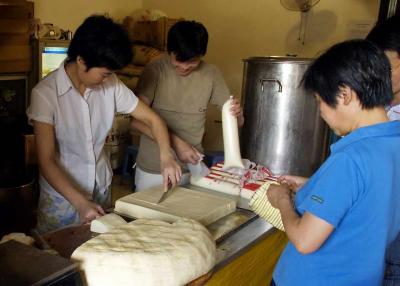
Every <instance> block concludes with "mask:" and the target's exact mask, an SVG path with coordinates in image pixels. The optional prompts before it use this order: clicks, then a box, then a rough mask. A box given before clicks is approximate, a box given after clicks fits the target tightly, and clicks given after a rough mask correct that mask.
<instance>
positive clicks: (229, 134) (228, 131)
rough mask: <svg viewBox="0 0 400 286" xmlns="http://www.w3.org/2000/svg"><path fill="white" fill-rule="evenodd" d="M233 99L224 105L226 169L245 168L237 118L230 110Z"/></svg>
mask: <svg viewBox="0 0 400 286" xmlns="http://www.w3.org/2000/svg"><path fill="white" fill-rule="evenodd" d="M230 109H231V99H229V100H228V101H226V102H225V103H224V105H223V106H222V130H223V138H224V167H223V169H224V170H228V169H230V168H242V169H243V168H244V166H243V163H242V157H241V155H240V146H239V133H238V125H237V119H236V117H235V116H233V115H232V114H231V112H230Z"/></svg>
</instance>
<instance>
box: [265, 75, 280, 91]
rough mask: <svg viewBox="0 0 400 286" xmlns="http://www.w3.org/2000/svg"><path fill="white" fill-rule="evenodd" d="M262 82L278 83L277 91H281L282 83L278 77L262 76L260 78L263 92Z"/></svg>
mask: <svg viewBox="0 0 400 286" xmlns="http://www.w3.org/2000/svg"><path fill="white" fill-rule="evenodd" d="M264 82H275V83H277V84H278V92H282V84H281V82H280V81H279V80H278V79H275V78H262V79H260V83H261V91H262V92H264Z"/></svg>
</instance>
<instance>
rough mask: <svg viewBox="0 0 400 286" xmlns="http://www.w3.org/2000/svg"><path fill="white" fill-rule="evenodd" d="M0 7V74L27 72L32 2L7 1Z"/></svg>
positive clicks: (29, 52) (29, 68) (28, 66)
mask: <svg viewBox="0 0 400 286" xmlns="http://www.w3.org/2000/svg"><path fill="white" fill-rule="evenodd" d="M0 7H1V9H0V73H18V72H28V71H30V70H31V62H32V60H31V53H32V52H31V46H30V42H29V39H30V24H31V21H32V19H33V2H28V1H15V3H13V2H11V1H9V2H7V3H5V4H1V6H0Z"/></svg>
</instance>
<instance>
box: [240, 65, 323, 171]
mask: <svg viewBox="0 0 400 286" xmlns="http://www.w3.org/2000/svg"><path fill="white" fill-rule="evenodd" d="M310 63H311V60H310V59H300V58H284V57H252V58H249V59H246V60H244V74H243V88H242V101H243V102H244V108H243V109H244V117H245V123H244V126H243V128H242V133H241V153H242V157H243V158H247V159H249V160H251V161H253V162H256V163H259V164H262V165H264V166H266V167H268V168H269V169H271V171H272V172H274V173H275V174H293V175H299V176H311V175H312V174H313V173H314V171H315V170H316V169H317V168H318V167H319V166H320V165H321V163H322V162H323V161H324V159H325V158H326V155H327V147H328V127H327V125H326V124H325V123H324V121H323V120H322V119H321V118H320V116H319V110H318V104H317V102H316V100H315V98H314V97H313V95H312V94H310V93H309V92H306V91H305V90H304V89H303V88H302V86H301V80H302V77H303V75H304V73H305V71H306V69H307V68H308V66H309V65H310Z"/></svg>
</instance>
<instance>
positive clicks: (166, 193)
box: [157, 184, 172, 204]
mask: <svg viewBox="0 0 400 286" xmlns="http://www.w3.org/2000/svg"><path fill="white" fill-rule="evenodd" d="M171 189H172V185H171V184H168V189H167V190H166V191H163V192H162V194H161V197H160V198H159V199H158V201H157V204H160V203H162V202H163V201H164V200H165V199H166V198H167V196H168V193H169V192H171Z"/></svg>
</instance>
